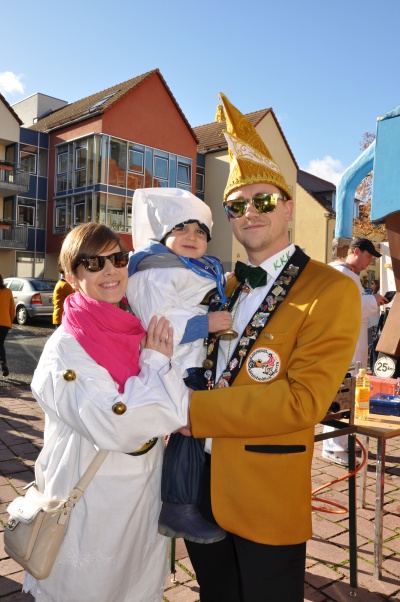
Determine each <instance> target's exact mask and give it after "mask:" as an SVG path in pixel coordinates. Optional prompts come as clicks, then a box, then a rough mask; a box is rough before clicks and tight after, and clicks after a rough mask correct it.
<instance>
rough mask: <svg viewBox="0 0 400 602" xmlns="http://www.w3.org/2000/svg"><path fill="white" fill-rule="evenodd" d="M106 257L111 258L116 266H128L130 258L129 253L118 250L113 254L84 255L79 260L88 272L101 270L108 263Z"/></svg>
mask: <svg viewBox="0 0 400 602" xmlns="http://www.w3.org/2000/svg"><path fill="white" fill-rule="evenodd" d="M106 259H109V260H110V261H111V263H112V265H113V266H114V267H115V268H126V266H127V265H128V260H129V253H123V252H122V251H118V252H117V253H112V254H111V255H95V256H94V257H84V258H83V259H81V260H80V261H78V263H77V265H76V268H77V267H78V265H80V264H82V265H83V267H84V268H85V270H87V271H88V272H100V271H101V270H102V269H103V268H104V266H105V265H106ZM76 268H75V269H76Z"/></svg>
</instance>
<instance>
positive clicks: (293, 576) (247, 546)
mask: <svg viewBox="0 0 400 602" xmlns="http://www.w3.org/2000/svg"><path fill="white" fill-rule="evenodd" d="M206 455H208V454H206ZM203 486H204V490H203V491H204V495H203V499H202V502H201V504H200V506H199V507H200V510H201V512H202V514H203V516H204V517H205V518H206V519H207V520H209V521H210V522H214V523H215V520H214V517H213V515H212V511H211V499H210V466H209V462H206V466H205V473H204V483H203ZM240 493H241V492H239V491H238V495H240ZM245 520H246V517H245V516H244V517H243V521H245ZM266 520H268V517H266ZM185 543H186V548H187V551H188V553H189V556H190V560H191V562H192V564H193V568H194V571H195V573H196V577H197V581H198V583H199V585H200V598H201V602H221V601H222V600H227V601H228V600H229V602H303V600H304V576H305V563H306V543H301V544H297V545H290V546H269V545H265V544H259V543H256V542H253V541H249V540H247V539H243V538H242V537H239V536H237V535H234V534H232V533H228V534H227V537H226V538H225V539H224V540H222V541H219V542H217V543H213V544H197V543H193V542H190V541H185Z"/></svg>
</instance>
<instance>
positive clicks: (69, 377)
mask: <svg viewBox="0 0 400 602" xmlns="http://www.w3.org/2000/svg"><path fill="white" fill-rule="evenodd" d="M62 377H63V379H64V380H66V381H68V382H71V381H73V380H75V379H76V374H75V370H64V372H63V373H62Z"/></svg>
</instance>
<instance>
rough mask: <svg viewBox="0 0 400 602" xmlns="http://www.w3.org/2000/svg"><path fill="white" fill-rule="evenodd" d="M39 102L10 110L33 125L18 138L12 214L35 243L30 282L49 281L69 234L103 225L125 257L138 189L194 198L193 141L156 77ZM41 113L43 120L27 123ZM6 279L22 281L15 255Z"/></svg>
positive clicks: (30, 254) (29, 256)
mask: <svg viewBox="0 0 400 602" xmlns="http://www.w3.org/2000/svg"><path fill="white" fill-rule="evenodd" d="M42 96H44V95H42ZM44 100H46V102H43V98H39V99H37V101H35V102H33V101H32V97H30V98H29V99H27V104H28V105H29V106H27V104H26V103H25V102H24V101H21V102H20V103H17V105H16V107H15V108H16V110H18V111H19V112H20V113H21V114H23V117H24V122H25V123H31V124H32V125H29V127H26V128H21V137H20V156H21V159H22V157H23V158H24V161H25V163H26V165H28V167H29V171H30V183H29V190H28V191H27V193H26V194H25V195H24V196H18V198H17V200H16V201H15V207H14V208H13V211H14V214H15V216H16V219H17V220H18V221H21V219H23V221H24V223H25V224H26V225H27V228H28V238H30V237H32V238H33V246H32V245H30V246H28V249H27V257H26V261H28V260H30V261H31V262H32V265H33V266H36V267H35V268H32V270H33V271H32V274H33V273H34V274H35V275H39V276H43V275H46V276H48V277H55V276H56V273H57V272H56V267H57V261H58V255H59V251H60V248H61V244H62V241H63V238H64V236H65V235H66V233H67V232H68V231H69V230H70V229H71V228H72V227H74V226H76V225H78V224H81V223H85V222H87V221H91V220H93V221H99V222H102V223H107V224H109V225H110V226H111V227H113V228H114V229H115V230H117V231H118V232H119V234H120V235H121V238H122V239H123V240H124V242H125V243H126V245H127V247H128V248H130V249H131V248H132V242H131V220H132V196H133V193H134V191H135V189H136V188H138V187H157V186H159V187H166V186H169V187H180V188H184V189H187V190H193V192H194V188H195V184H194V182H195V172H196V156H197V138H196V136H195V134H194V132H193V130H192V128H191V127H190V125H189V123H188V121H187V119H186V117H185V115H184V114H183V112H182V110H181V108H180V107H179V105H178V103H177V101H176V100H175V98H174V96H173V94H172V92H171V91H170V89H169V88H168V86H167V84H166V82H165V80H164V78H163V77H162V75H161V73H160V72H159V70H158V69H155V70H153V71H149V72H148V73H145V74H143V75H140V76H138V77H135V78H133V79H130V80H128V81H126V82H123V83H121V84H118V85H116V86H113V87H111V88H108V89H106V90H103V91H101V92H97V93H96V94H92V95H91V96H88V97H86V98H83V99H81V100H78V101H77V102H74V103H71V104H65V103H64V101H59V100H57V99H54V100H55V101H56V104H57V103H58V106H54V105H53V106H52V103H51V99H50V97H45V99H44ZM29 109H30V110H29ZM43 109H45V114H44V115H43V114H41V115H40V114H39V115H37V116H36V117H35V116H34V115H32V110H33V111H34V112H35V111H39V112H41V111H42V110H43ZM42 254H43V257H42ZM44 256H46V261H45V262H44ZM42 259H43V262H42ZM1 265H2V249H1V246H0V269H1ZM10 265H11V264H10ZM12 271H13V273H15V274H18V275H28V274H27V273H26V271H24V273H23V274H21V265H20V262H19V261H18V257H17V255H15V257H14V266H13V270H12ZM29 275H30V274H29Z"/></svg>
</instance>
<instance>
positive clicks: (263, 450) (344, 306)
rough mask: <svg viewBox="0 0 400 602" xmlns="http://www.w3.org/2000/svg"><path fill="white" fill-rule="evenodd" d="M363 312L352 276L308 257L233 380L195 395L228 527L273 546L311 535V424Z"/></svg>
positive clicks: (196, 421) (339, 374) (196, 418)
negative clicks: (262, 364)
mask: <svg viewBox="0 0 400 602" xmlns="http://www.w3.org/2000/svg"><path fill="white" fill-rule="evenodd" d="M229 284H230V285H231V284H232V285H235V284H236V281H235V280H234V279H232V281H230V282H229ZM360 320H361V304H360V293H359V291H358V288H357V285H356V284H355V282H353V281H352V280H351V279H350V278H348V277H346V276H344V275H343V274H341V273H340V272H338V271H337V270H334V269H333V268H331V267H329V266H326V265H324V264H322V263H319V262H317V261H314V260H310V261H309V262H308V264H307V265H306V267H305V268H304V270H303V272H302V274H301V275H300V276H299V278H298V280H297V282H296V283H295V284H294V285H293V287H292V289H291V290H290V292H289V294H288V296H287V298H286V299H285V301H283V302H282V304H281V305H280V307H279V308H278V309H277V310H276V313H274V314H273V315H272V316H271V317H270V319H269V321H268V322H267V324H266V326H265V328H264V330H262V332H261V333H260V335H259V337H258V339H257V340H256V342H255V344H254V346H253V347H252V350H251V351H250V353H249V354H248V357H247V358H246V360H245V362H244V363H243V365H242V367H241V369H240V372H239V374H238V375H237V377H236V379H235V381H234V383H233V385H232V387H228V388H221V389H213V390H212V391H196V392H195V393H193V395H192V399H191V405H190V421H191V425H192V432H193V435H194V436H195V437H212V438H213V443H212V454H211V501H212V508H213V512H214V516H215V518H216V520H217V522H218V524H219V525H220V526H221V527H223V528H224V529H226V530H227V531H230V532H231V533H236V534H237V535H239V536H241V537H244V538H246V539H249V540H252V541H255V542H259V543H265V544H270V545H289V544H297V543H301V542H304V541H306V540H307V539H309V538H310V537H311V535H312V529H311V461H312V456H313V448H314V427H315V425H316V424H317V423H318V422H320V421H321V420H322V419H323V418H324V416H325V415H326V412H327V410H328V409H329V407H330V404H331V402H332V400H333V399H334V397H335V395H336V392H337V391H338V389H339V387H340V384H341V382H342V379H343V378H344V376H345V374H346V372H347V370H348V368H349V365H350V362H351V359H352V357H353V351H354V348H355V345H356V341H357V338H358V335H359V330H360ZM258 358H261V359H264V360H265V359H266V358H272V360H273V362H274V365H273V366H272V368H271V369H269V368H268V367H265V368H264V367H261V368H260V367H257V365H260V361H259V362H258V363H257V361H256V360H257V359H258ZM266 364H267V362H266ZM268 370H269V371H268Z"/></svg>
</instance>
